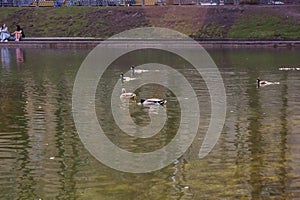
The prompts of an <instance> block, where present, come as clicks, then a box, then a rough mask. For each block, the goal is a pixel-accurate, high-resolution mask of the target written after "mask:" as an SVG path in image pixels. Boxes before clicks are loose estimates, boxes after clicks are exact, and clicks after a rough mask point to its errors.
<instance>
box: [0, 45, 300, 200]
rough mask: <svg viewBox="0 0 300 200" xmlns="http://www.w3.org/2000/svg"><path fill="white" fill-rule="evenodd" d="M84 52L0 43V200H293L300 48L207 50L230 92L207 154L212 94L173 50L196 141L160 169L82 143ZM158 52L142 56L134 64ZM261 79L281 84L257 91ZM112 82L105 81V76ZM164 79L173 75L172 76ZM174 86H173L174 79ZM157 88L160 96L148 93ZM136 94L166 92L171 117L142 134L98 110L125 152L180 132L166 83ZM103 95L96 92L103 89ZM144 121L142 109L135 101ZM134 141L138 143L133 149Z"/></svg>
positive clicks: (298, 178) (123, 66)
mask: <svg viewBox="0 0 300 200" xmlns="http://www.w3.org/2000/svg"><path fill="white" fill-rule="evenodd" d="M88 52H89V50H88V49H86V50H74V49H43V50H39V49H14V48H1V72H0V196H1V197H2V198H3V199H39V198H41V199H222V198H224V199H292V198H300V190H299V183H300V168H299V166H300V165H299V164H300V163H299V160H300V155H299V147H298V146H299V145H298V144H299V142H300V136H299V130H300V118H299V116H300V115H299V113H300V105H299V98H300V94H299V88H300V79H299V73H300V71H279V70H278V68H279V67H285V66H286V67H300V66H299V63H300V62H299V61H300V60H299V49H210V50H209V53H210V54H211V56H212V57H213V59H214V60H215V62H216V64H217V65H218V67H219V68H220V71H221V74H222V77H223V79H224V83H225V87H226V92H227V95H228V97H227V98H228V114H227V118H226V124H225V127H224V130H223V133H222V136H221V138H220V140H219V142H218V145H217V146H216V147H215V148H214V150H213V152H211V153H210V154H209V155H208V156H207V157H206V158H204V159H202V160H199V159H198V158H197V154H198V151H199V147H200V144H201V141H202V139H203V133H204V132H205V130H206V128H207V124H208V122H209V112H210V108H209V106H210V103H209V94H208V93H207V91H206V86H205V83H204V82H203V80H201V78H199V77H198V76H197V75H196V74H194V72H193V70H192V69H191V68H190V67H189V66H188V64H187V63H184V61H182V60H180V59H174V58H172V57H171V56H170V57H168V56H165V57H163V58H161V62H164V61H166V60H168V59H172V63H173V64H174V65H173V67H174V68H176V69H177V70H178V71H180V72H181V73H183V74H184V75H185V76H186V77H188V78H189V79H190V80H191V82H192V84H193V86H194V88H195V90H196V93H197V94H198V95H199V97H200V98H199V99H200V102H201V106H200V109H201V112H203V113H202V114H201V118H202V120H201V126H200V131H199V135H198V138H197V140H196V142H195V143H194V144H193V145H192V146H191V148H190V149H189V150H188V151H187V152H186V154H185V155H184V156H183V157H182V158H180V159H178V161H175V162H174V163H173V164H172V165H170V166H168V167H165V168H164V169H162V170H160V171H157V172H153V173H148V174H127V173H121V172H118V171H115V170H113V169H110V168H108V167H106V166H104V165H102V164H101V163H99V162H98V161H96V160H95V159H94V158H93V157H92V156H91V155H90V154H89V153H88V152H87V151H86V150H85V149H84V147H83V145H82V143H81V141H80V139H79V138H78V135H77V133H76V130H75V126H74V124H73V119H72V111H71V98H72V87H73V82H74V78H75V75H76V72H77V70H78V68H79V66H80V64H81V62H82V61H83V59H84V58H85V56H86V55H87V54H88ZM151 56H153V57H158V58H159V56H157V54H155V53H153V52H150V51H149V54H148V55H146V56H142V55H141V56H138V58H139V59H138V60H137V61H136V62H137V63H135V64H138V63H142V62H143V61H145V60H147V59H149V58H151ZM133 58H135V57H134V56H133V55H131V56H127V57H125V58H123V60H121V61H120V62H119V63H117V62H116V63H114V66H112V67H110V68H109V70H108V71H107V73H105V74H104V79H103V82H100V83H99V87H98V93H97V98H98V100H99V102H98V103H99V104H101V100H103V99H102V97H103V95H104V94H107V93H109V92H110V87H112V86H113V84H114V82H116V81H117V79H118V78H119V73H120V72H121V71H124V70H127V69H129V66H130V65H131V64H132V63H131V62H132V60H133ZM258 76H260V77H261V78H262V79H266V80H269V81H279V82H280V84H279V85H271V86H267V87H261V88H257V87H256V84H255V79H256V78H257V77H258ZM108 80H109V81H108ZM169 81H170V84H171V83H172V80H169ZM172 84H173V83H172ZM153 88H155V91H156V93H150V92H148V91H150V89H153ZM137 93H138V94H140V95H149V96H150V95H153V94H157V95H165V97H166V98H168V100H170V101H169V104H168V105H169V107H168V112H169V117H170V120H171V121H170V124H169V125H168V127H167V128H166V130H165V131H166V135H165V136H164V135H163V134H162V135H160V136H158V137H154V138H151V139H150V140H149V141H147V140H137V139H134V138H128V137H126V136H124V135H119V134H115V133H118V131H119V130H118V129H117V127H116V126H115V125H114V124H113V123H112V121H111V120H112V117H111V116H110V115H109V114H107V110H106V109H109V105H108V104H106V102H105V101H104V102H102V103H104V105H106V106H105V107H104V108H105V109H98V110H97V114H98V117H99V119H100V120H102V122H101V123H103V124H104V126H105V127H106V129H107V130H108V132H109V133H108V136H109V137H110V138H111V139H112V140H113V141H114V142H116V143H117V144H119V145H120V146H122V147H124V148H127V149H130V150H137V149H138V148H139V151H140V150H152V149H155V148H159V147H161V146H163V145H164V144H166V143H167V142H169V141H170V140H171V139H172V137H173V136H172V134H169V131H170V132H172V131H174V130H175V131H176V128H177V126H176V123H178V117H177V115H178V113H179V112H180V110H178V106H177V103H176V102H177V101H176V98H175V97H174V96H173V95H172V93H171V92H169V91H168V90H167V89H166V88H163V87H159V86H153V85H148V86H145V88H144V89H143V88H141V89H140V90H138V91H137ZM101 95H102V96H101ZM132 117H133V118H134V119H135V120H136V121H138V122H141V123H146V122H147V120H148V117H147V113H145V112H143V111H142V110H140V109H139V108H138V107H136V106H135V105H132ZM138 146H139V147H138Z"/></svg>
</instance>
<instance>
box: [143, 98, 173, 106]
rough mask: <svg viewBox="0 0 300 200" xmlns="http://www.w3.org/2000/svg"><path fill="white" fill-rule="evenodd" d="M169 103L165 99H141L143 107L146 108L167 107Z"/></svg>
mask: <svg viewBox="0 0 300 200" xmlns="http://www.w3.org/2000/svg"><path fill="white" fill-rule="evenodd" d="M166 103H167V100H165V99H156V98H151V99H144V98H142V99H141V105H145V106H152V105H161V106H163V105H165V104H166Z"/></svg>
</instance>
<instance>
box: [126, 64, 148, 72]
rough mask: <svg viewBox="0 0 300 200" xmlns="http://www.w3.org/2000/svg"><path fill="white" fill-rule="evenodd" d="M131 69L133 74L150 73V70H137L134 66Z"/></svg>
mask: <svg viewBox="0 0 300 200" xmlns="http://www.w3.org/2000/svg"><path fill="white" fill-rule="evenodd" d="M130 69H131V72H132V74H141V73H144V72H149V70H147V69H135V66H134V65H132V66H131V67H130Z"/></svg>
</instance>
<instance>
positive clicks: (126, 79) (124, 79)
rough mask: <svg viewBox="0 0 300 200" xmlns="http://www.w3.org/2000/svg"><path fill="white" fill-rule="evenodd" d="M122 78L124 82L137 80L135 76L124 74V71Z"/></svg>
mask: <svg viewBox="0 0 300 200" xmlns="http://www.w3.org/2000/svg"><path fill="white" fill-rule="evenodd" d="M120 79H121V81H122V82H128V81H132V80H135V78H131V77H127V76H124V74H123V73H121V74H120Z"/></svg>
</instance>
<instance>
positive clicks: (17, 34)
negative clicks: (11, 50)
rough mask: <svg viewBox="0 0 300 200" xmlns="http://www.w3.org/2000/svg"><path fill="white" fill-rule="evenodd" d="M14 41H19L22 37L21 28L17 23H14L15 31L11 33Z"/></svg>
mask: <svg viewBox="0 0 300 200" xmlns="http://www.w3.org/2000/svg"><path fill="white" fill-rule="evenodd" d="M11 35H12V36H13V38H14V39H15V41H20V40H21V38H22V37H23V35H24V33H23V29H21V27H20V26H19V25H16V31H15V32H13V33H12V34H11Z"/></svg>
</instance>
